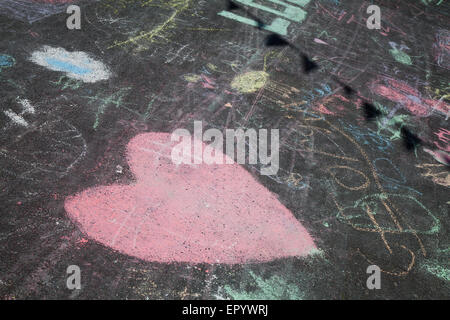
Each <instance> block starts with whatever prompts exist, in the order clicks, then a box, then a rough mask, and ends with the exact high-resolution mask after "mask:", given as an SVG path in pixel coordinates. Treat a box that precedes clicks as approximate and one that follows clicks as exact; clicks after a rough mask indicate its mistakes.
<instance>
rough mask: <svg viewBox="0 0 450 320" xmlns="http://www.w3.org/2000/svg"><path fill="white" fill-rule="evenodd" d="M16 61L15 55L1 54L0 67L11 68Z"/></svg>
mask: <svg viewBox="0 0 450 320" xmlns="http://www.w3.org/2000/svg"><path fill="white" fill-rule="evenodd" d="M14 63H15V60H14V58H13V57H11V56H8V55H7V54H0V68H9V67H12V66H13V65H14Z"/></svg>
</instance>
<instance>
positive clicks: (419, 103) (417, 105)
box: [371, 78, 450, 117]
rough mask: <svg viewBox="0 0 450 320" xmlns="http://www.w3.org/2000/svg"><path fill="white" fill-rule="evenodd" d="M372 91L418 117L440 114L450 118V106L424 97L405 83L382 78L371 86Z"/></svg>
mask: <svg viewBox="0 0 450 320" xmlns="http://www.w3.org/2000/svg"><path fill="white" fill-rule="evenodd" d="M371 90H372V91H373V92H374V93H375V94H377V95H380V96H383V97H384V98H386V99H389V100H391V101H394V102H397V103H399V104H400V105H402V106H404V107H405V108H406V109H408V110H409V111H410V112H411V113H412V114H414V115H416V116H418V117H427V116H429V115H431V113H432V112H438V113H441V114H443V115H445V116H447V117H448V115H449V114H450V105H449V104H448V103H446V102H445V101H442V100H433V99H428V98H424V97H422V95H421V94H420V92H419V90H417V89H415V88H412V87H410V86H409V85H408V84H406V83H405V82H401V81H397V80H394V79H391V78H380V79H379V80H378V81H375V82H374V83H372V85H371Z"/></svg>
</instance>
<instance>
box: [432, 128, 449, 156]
mask: <svg viewBox="0 0 450 320" xmlns="http://www.w3.org/2000/svg"><path fill="white" fill-rule="evenodd" d="M434 134H435V135H437V136H438V138H439V140H440V141H439V142H438V141H435V142H434V144H435V145H436V147H438V148H439V149H441V150H443V151H446V152H450V130H447V129H444V128H440V129H439V132H435V133H434ZM442 142H443V143H444V144H445V145H441V143H442Z"/></svg>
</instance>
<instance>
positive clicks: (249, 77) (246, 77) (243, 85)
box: [231, 71, 269, 93]
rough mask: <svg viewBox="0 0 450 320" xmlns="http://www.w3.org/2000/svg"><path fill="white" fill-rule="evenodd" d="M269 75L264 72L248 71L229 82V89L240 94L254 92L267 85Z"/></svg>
mask: <svg viewBox="0 0 450 320" xmlns="http://www.w3.org/2000/svg"><path fill="white" fill-rule="evenodd" d="M268 78H269V74H268V73H267V72H265V71H249V72H246V73H244V74H240V75H237V76H236V77H235V78H234V79H233V80H232V81H231V88H233V89H234V90H236V91H238V92H240V93H252V92H256V91H258V90H259V89H261V88H262V87H264V85H265V84H266V83H267V80H268Z"/></svg>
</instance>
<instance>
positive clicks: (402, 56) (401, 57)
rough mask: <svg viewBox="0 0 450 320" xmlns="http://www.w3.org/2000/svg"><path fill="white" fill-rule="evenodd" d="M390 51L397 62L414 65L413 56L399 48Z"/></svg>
mask: <svg viewBox="0 0 450 320" xmlns="http://www.w3.org/2000/svg"><path fill="white" fill-rule="evenodd" d="M389 52H390V53H391V55H392V56H393V57H394V59H395V60H396V61H397V62H400V63H403V64H405V65H408V66H410V65H412V61H411V57H410V56H409V55H408V54H406V53H405V52H403V51H400V50H398V49H391V50H389Z"/></svg>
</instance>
